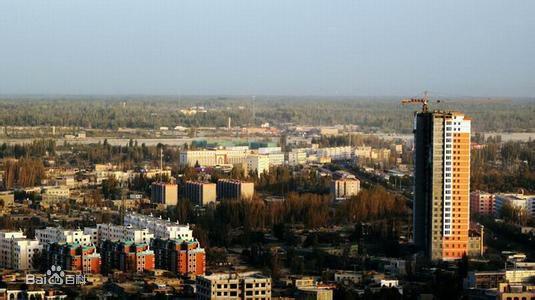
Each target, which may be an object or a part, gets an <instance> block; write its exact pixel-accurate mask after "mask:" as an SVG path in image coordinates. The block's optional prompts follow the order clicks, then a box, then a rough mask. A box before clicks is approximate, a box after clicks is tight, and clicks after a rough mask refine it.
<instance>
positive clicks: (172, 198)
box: [150, 182, 178, 205]
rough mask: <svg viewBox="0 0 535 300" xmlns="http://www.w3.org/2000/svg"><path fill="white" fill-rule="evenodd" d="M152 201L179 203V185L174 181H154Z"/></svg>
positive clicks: (169, 203)
mask: <svg viewBox="0 0 535 300" xmlns="http://www.w3.org/2000/svg"><path fill="white" fill-rule="evenodd" d="M150 201H151V202H152V203H158V204H165V205H177V203H178V185H177V184H174V183H165V182H154V183H152V185H151V191H150Z"/></svg>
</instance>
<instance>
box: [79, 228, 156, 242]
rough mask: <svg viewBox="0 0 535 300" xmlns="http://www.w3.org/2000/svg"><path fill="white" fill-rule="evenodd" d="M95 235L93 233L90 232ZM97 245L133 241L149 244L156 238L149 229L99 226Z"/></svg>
mask: <svg viewBox="0 0 535 300" xmlns="http://www.w3.org/2000/svg"><path fill="white" fill-rule="evenodd" d="M88 232H91V233H93V231H89V230H88ZM96 236H97V243H100V242H102V241H105V240H110V241H133V242H134V243H136V244H139V243H147V244H150V240H151V239H153V238H154V234H152V233H150V232H149V230H148V229H147V228H143V229H139V228H134V227H133V226H131V225H128V226H125V225H113V224H97V230H96Z"/></svg>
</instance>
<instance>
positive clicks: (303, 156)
mask: <svg viewBox="0 0 535 300" xmlns="http://www.w3.org/2000/svg"><path fill="white" fill-rule="evenodd" d="M306 162H307V153H306V150H305V149H292V150H291V151H290V152H288V164H289V165H290V166H297V165H302V164H305V163H306Z"/></svg>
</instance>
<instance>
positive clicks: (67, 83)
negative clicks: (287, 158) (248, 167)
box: [0, 0, 535, 97]
mask: <svg viewBox="0 0 535 300" xmlns="http://www.w3.org/2000/svg"><path fill="white" fill-rule="evenodd" d="M533 11H535V2H533V1H529V0H519V1H514V2H512V1H500V0H488V1H483V0H476V1H470V2H469V3H467V2H465V1H460V0H450V1H424V0H411V1H403V2H402V3H397V2H396V3H394V2H392V1H385V0H380V1H371V0H365V1H355V0H353V1H351V0H339V1H319V0H308V1H307V0H294V1H283V0H271V1H247V0H228V1H217V0H212V1H208V0H201V1H199V0H198V1H192V0H185V1H158V2H157V3H155V2H150V4H149V2H146V1H138V0H117V1H104V0H100V1H37V0H18V1H11V0H7V1H2V2H1V3H0V41H2V46H1V47H0V78H1V80H0V94H2V95H5V94H25V95H26V94H44V95H47V94H60V95H179V94H181V95H295V96H298V95H325V96H338V95H340V96H342V95H343V96H363V97H364V96H374V95H375V96H388V95H390V96H396V95H415V94H418V93H419V92H421V91H422V90H430V91H432V92H433V93H434V94H438V95H444V96H449V97H463V96H475V97H478V96H480V97H504V96H506V97H533V96H534V95H535V55H533V54H534V53H535V34H533V32H535V18H533V16H532V13H533Z"/></svg>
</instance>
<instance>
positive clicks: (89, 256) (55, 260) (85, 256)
mask: <svg viewBox="0 0 535 300" xmlns="http://www.w3.org/2000/svg"><path fill="white" fill-rule="evenodd" d="M45 253H46V257H45V260H46V264H47V266H48V267H51V266H60V267H61V268H62V269H63V270H69V271H79V272H81V273H82V274H98V273H100V264H101V261H100V254H98V253H97V249H96V248H95V246H94V245H89V246H88V245H81V244H78V243H66V244H65V243H64V244H58V243H53V244H48V245H47V246H46V252H45Z"/></svg>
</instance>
